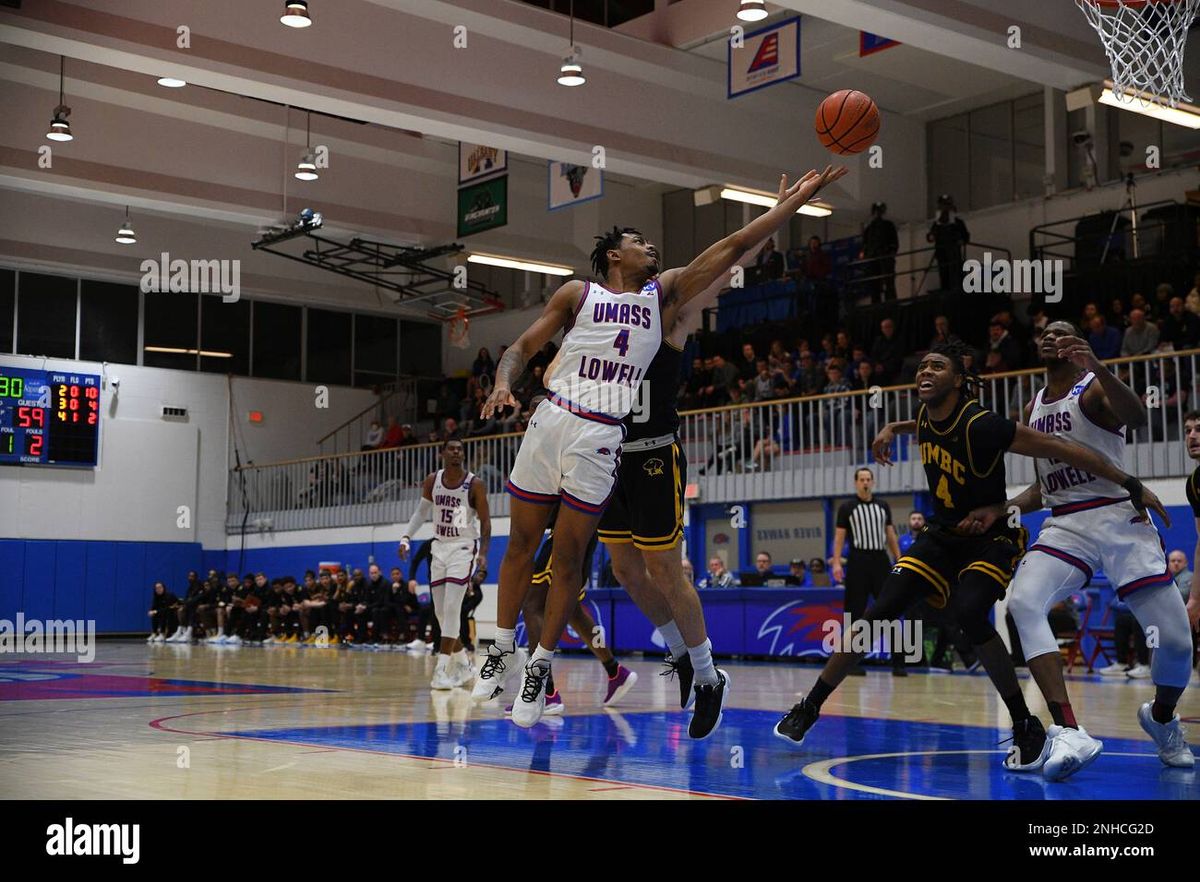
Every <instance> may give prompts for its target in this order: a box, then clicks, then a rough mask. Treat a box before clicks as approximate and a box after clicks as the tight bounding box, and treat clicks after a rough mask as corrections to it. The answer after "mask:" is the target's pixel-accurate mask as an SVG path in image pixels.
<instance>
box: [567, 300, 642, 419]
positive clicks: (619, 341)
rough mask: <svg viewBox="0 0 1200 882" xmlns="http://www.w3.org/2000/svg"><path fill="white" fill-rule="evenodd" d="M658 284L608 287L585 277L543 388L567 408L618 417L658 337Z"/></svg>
mask: <svg viewBox="0 0 1200 882" xmlns="http://www.w3.org/2000/svg"><path fill="white" fill-rule="evenodd" d="M662 338H663V327H662V288H661V287H659V284H658V282H657V281H655V280H651V281H649V282H647V283H646V284H645V285H644V286H643V287H642V289H641V290H640V291H623V292H617V291H610V290H608V289H607V288H605V287H604V286H603V285H597V284H596V283H595V282H585V283H584V289H583V296H582V297H581V298H580V299H579V307H578V308H577V309H576V312H575V317H574V319H573V320H572V323H571V325H570V327H569V328H568V329H567V332H566V334H564V335H563V342H562V349H561V350H560V351H559V353H558V356H557V358H556V359H555V362H556V364H555V369H554V373H553V374H552V375H551V376H550V377H549V378H548V379H547V381H546V388H547V389H548V390H549V391H550V392H552V393H553V394H554V396H556V397H557V398H558V399H560V400H559V401H556V402H555V403H556V404H560V405H561V406H564V407H566V408H567V409H569V410H574V409H576V408H578V409H582V410H584V411H586V412H589V413H593V414H597V415H600V416H602V417H607V418H608V419H611V420H616V421H619V420H622V419H624V418H625V416H626V415H627V414H628V413H629V412H630V411H631V410H632V409H633V404H634V401H635V400H636V396H637V390H638V386H639V384H640V383H641V382H642V380H643V379H644V377H645V375H646V370H647V368H649V367H650V362H652V361H653V360H654V356H655V355H656V354H657V353H658V347H659V345H660V344H661V343H662Z"/></svg>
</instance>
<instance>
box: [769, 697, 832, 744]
mask: <svg viewBox="0 0 1200 882" xmlns="http://www.w3.org/2000/svg"><path fill="white" fill-rule="evenodd" d="M820 716H821V712H820V711H818V710H817V709H816V708H815V707H814V706H813V704H812V702H810V701H809V700H808V699H807V698H806V699H804V700H803V701H801V702H800V703H799V704H794V705H792V709H791V710H790V711H788V712H787V713H786V714H784V715H783V719H782V720H780V721H779V722H778V723H776V724H775V730H774V731H775V737H776V738H782V739H783V740H784V741H786V742H787V743H788V744H790V745H791V746H792V747H799V746H800V745H801V744H803V743H804V736H805V735H807V734H808V730H809V729H811V728H812V727H813V724H814V723H815V722H816V721H817V718H818V717H820Z"/></svg>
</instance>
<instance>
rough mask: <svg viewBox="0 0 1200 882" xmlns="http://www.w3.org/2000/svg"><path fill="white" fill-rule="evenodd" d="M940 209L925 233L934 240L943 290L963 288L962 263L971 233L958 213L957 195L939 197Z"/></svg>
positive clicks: (938, 204)
mask: <svg viewBox="0 0 1200 882" xmlns="http://www.w3.org/2000/svg"><path fill="white" fill-rule="evenodd" d="M937 207H938V213H937V216H936V217H935V218H934V221H933V226H931V227H930V228H929V232H928V233H927V234H926V236H925V240H926V241H927V242H932V243H933V256H934V259H935V260H936V261H937V265H938V275H939V277H940V279H941V290H943V291H957V292H959V293H961V292H962V266H963V257H964V256H965V255H966V248H967V242H969V241H970V240H971V234H970V232H969V231H968V230H967V225H966V224H965V223H963V219H962V218H961V217H957V216H956V214H955V212H956V211H957V208H956V206H955V205H954V199H953V197H951V196H950V195H949V194H943V195H941V196H939V197H938V201H937Z"/></svg>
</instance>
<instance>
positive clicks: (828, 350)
mask: <svg viewBox="0 0 1200 882" xmlns="http://www.w3.org/2000/svg"><path fill="white" fill-rule="evenodd" d="M836 357H837V355H836V353H835V352H834V351H833V334H822V335H821V349H820V351H819V352H818V353H817V360H818V361H819V362H820V363H821V365H822V366H826V365H828V364H829V362H831V361H832V360H833V359H834V358H836Z"/></svg>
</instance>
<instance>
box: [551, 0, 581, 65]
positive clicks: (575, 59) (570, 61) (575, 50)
mask: <svg viewBox="0 0 1200 882" xmlns="http://www.w3.org/2000/svg"><path fill="white" fill-rule="evenodd" d="M570 39H571V51H570V52H568V53H567V55H566V57H565V58H563V63H562V67H560V68H559V69H558V84H559V85H560V86H582V85H583V84H584V83H586V82H587V77H585V76H584V75H583V65H582V64H580V63H579V59H580V56H581V55H582V54H583V53H582V51H581V50H580V48H579V47H578V46H576V45H575V0H571V37H570Z"/></svg>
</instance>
